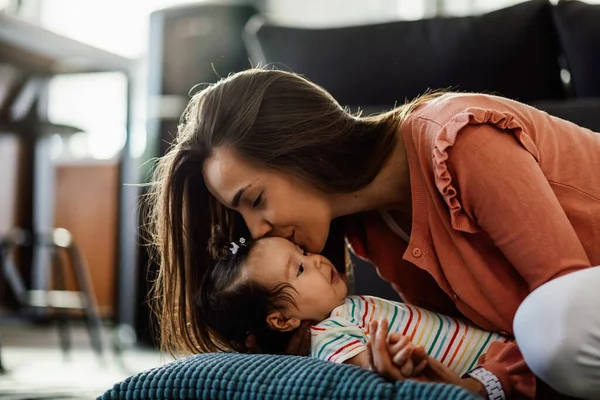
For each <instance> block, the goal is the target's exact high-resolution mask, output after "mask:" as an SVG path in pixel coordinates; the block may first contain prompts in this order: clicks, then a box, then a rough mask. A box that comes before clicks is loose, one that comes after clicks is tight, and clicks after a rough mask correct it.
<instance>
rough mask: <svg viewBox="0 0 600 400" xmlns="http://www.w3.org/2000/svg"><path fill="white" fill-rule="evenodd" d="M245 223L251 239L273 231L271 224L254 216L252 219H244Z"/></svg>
mask: <svg viewBox="0 0 600 400" xmlns="http://www.w3.org/2000/svg"><path fill="white" fill-rule="evenodd" d="M246 224H247V225H248V229H249V230H250V234H251V235H252V238H253V239H260V238H263V237H265V236H268V235H269V233H271V232H272V231H273V225H271V224H270V223H269V222H268V221H265V220H264V219H262V218H256V219H254V220H252V221H248V220H246Z"/></svg>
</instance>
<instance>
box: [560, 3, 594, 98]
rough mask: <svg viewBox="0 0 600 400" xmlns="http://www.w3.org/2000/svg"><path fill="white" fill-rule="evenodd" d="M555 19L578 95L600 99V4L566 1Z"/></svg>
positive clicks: (574, 88) (574, 89)
mask: <svg viewBox="0 0 600 400" xmlns="http://www.w3.org/2000/svg"><path fill="white" fill-rule="evenodd" d="M554 18H555V20H556V27H557V29H558V35H559V39H560V42H561V44H562V47H563V52H564V55H565V58H566V62H567V67H568V69H569V71H570V72H571V85H572V88H573V91H574V93H575V95H576V96H578V97H600V5H599V4H597V5H593V4H587V3H584V2H581V1H575V0H569V1H564V0H562V1H560V2H559V3H558V4H557V5H556V7H554Z"/></svg>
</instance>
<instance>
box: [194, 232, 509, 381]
mask: <svg viewBox="0 0 600 400" xmlns="http://www.w3.org/2000/svg"><path fill="white" fill-rule="evenodd" d="M217 247H219V246H217ZM220 249H221V251H220V252H219V251H217V252H215V254H214V256H216V257H217V258H218V260H219V261H218V262H217V263H216V265H215V266H214V268H213V269H212V271H211V273H210V274H209V275H208V276H207V277H205V280H204V284H203V290H202V291H201V293H199V295H198V296H197V297H196V302H197V305H198V307H197V308H196V309H197V310H198V313H199V317H200V320H201V321H203V323H204V324H206V328H207V329H206V330H207V332H206V333H209V334H210V336H211V339H212V340H213V343H214V345H215V347H216V348H217V349H221V350H235V351H248V349H247V348H246V346H245V342H246V339H247V337H248V335H249V334H252V335H254V336H255V338H256V341H257V343H258V345H259V346H260V347H261V349H262V350H263V351H264V352H268V353H283V351H284V349H285V347H286V345H287V343H288V340H289V338H290V336H291V335H292V334H293V332H294V331H295V330H296V329H297V328H298V327H299V326H300V325H301V323H302V321H310V322H311V323H312V324H313V325H312V326H311V328H310V330H311V334H312V335H311V352H310V354H311V356H312V357H315V358H319V359H323V360H327V361H332V362H336V363H343V362H347V363H353V364H358V365H361V366H363V367H365V368H368V367H369V365H368V358H366V357H365V356H366V353H364V351H365V350H366V344H367V341H368V334H369V323H370V322H371V321H373V320H375V321H377V320H382V319H384V318H385V319H387V320H388V321H389V332H390V333H391V332H397V333H400V334H402V335H403V336H405V337H407V338H408V339H410V341H412V343H413V344H414V345H415V346H422V347H423V348H424V350H425V352H426V353H427V354H428V355H429V356H431V357H433V358H435V359H436V360H438V361H440V362H441V363H442V364H444V365H446V366H448V367H450V368H451V369H452V370H453V371H454V372H456V373H457V374H458V375H462V374H464V373H465V372H468V371H469V370H471V369H472V368H473V367H474V366H475V364H476V363H477V360H478V359H479V357H480V356H481V355H482V354H484V353H485V352H486V350H487V349H488V347H489V345H490V344H491V343H492V342H493V341H508V340H509V339H507V338H505V337H503V336H501V335H499V334H497V333H493V332H487V331H484V330H482V329H479V328H476V327H474V326H473V325H470V324H468V323H466V322H463V321H460V320H458V319H456V318H452V317H447V316H444V315H441V314H436V313H434V312H430V311H427V310H424V309H422V308H419V307H415V306H410V305H407V304H403V303H399V302H394V301H389V300H384V299H380V298H377V297H371V296H347V286H346V282H345V280H344V276H342V275H341V274H340V273H339V272H338V271H337V270H336V268H335V267H334V266H333V265H332V263H331V262H330V261H329V260H328V259H327V258H325V257H323V256H321V255H319V254H310V253H307V252H305V251H304V250H303V249H301V248H300V247H298V246H296V245H295V244H293V243H292V242H290V241H288V240H287V239H283V238H277V237H273V238H264V239H260V240H257V241H245V240H244V239H240V242H239V243H231V244H230V245H228V246H227V247H223V246H221V247H220ZM208 288H214V289H213V290H212V291H207V290H208Z"/></svg>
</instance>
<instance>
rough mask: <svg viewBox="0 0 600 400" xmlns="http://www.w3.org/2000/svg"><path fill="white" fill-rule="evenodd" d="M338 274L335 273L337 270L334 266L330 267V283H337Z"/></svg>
mask: <svg viewBox="0 0 600 400" xmlns="http://www.w3.org/2000/svg"><path fill="white" fill-rule="evenodd" d="M339 277H340V276H339V274H338V273H337V271H336V270H335V268H333V267H331V279H330V283H331V284H334V283H337V281H338V280H339Z"/></svg>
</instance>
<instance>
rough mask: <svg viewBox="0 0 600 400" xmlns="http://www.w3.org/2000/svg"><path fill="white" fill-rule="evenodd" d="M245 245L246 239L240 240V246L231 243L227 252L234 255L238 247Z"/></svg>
mask: <svg viewBox="0 0 600 400" xmlns="http://www.w3.org/2000/svg"><path fill="white" fill-rule="evenodd" d="M245 245H246V239H244V238H240V244H239V245H238V244H237V243H236V242H231V247H230V248H229V250H230V251H231V254H234V255H235V254H236V253H237V252H238V250H239V249H240V246H245Z"/></svg>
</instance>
